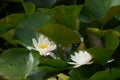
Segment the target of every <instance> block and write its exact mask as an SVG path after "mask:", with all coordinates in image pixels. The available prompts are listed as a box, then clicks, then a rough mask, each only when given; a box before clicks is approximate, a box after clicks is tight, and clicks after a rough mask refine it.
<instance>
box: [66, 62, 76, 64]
mask: <svg viewBox="0 0 120 80" xmlns="http://www.w3.org/2000/svg"><path fill="white" fill-rule="evenodd" d="M68 64H76V63H75V62H68Z"/></svg>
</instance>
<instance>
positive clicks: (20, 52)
mask: <svg viewBox="0 0 120 80" xmlns="http://www.w3.org/2000/svg"><path fill="white" fill-rule="evenodd" d="M38 57H39V56H38V54H35V53H34V54H32V53H30V52H29V51H27V50H26V49H23V48H14V49H10V50H8V51H6V52H4V53H2V54H0V75H1V76H4V77H5V76H7V77H8V78H9V79H10V80H22V79H25V78H26V77H27V76H28V75H29V73H30V72H31V71H32V69H33V68H34V67H35V66H36V65H37V59H38Z"/></svg>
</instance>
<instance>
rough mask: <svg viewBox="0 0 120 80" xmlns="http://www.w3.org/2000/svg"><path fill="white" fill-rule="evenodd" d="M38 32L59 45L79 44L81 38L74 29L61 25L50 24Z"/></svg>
mask: <svg viewBox="0 0 120 80" xmlns="http://www.w3.org/2000/svg"><path fill="white" fill-rule="evenodd" d="M38 32H40V33H42V34H44V35H46V36H47V37H50V38H51V39H52V40H53V41H55V42H56V43H59V44H72V43H79V42H80V36H79V35H78V34H77V33H75V32H74V31H73V30H72V29H70V28H67V27H65V26H64V25H60V24H48V25H46V26H45V27H43V28H40V29H39V30H38Z"/></svg>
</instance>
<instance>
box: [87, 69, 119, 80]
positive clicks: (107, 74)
mask: <svg viewBox="0 0 120 80" xmlns="http://www.w3.org/2000/svg"><path fill="white" fill-rule="evenodd" d="M119 73H120V70H119V69H115V68H111V69H106V70H105V71H99V72H97V73H95V74H94V75H93V76H92V77H91V78H90V79H89V80H101V79H105V80H117V79H119V77H120V75H119Z"/></svg>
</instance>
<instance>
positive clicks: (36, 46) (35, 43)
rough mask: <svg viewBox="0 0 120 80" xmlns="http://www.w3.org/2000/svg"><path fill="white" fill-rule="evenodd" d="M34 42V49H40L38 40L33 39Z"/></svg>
mask: <svg viewBox="0 0 120 80" xmlns="http://www.w3.org/2000/svg"><path fill="white" fill-rule="evenodd" d="M32 41H33V45H34V47H35V48H38V43H37V41H36V39H34V38H33V39H32Z"/></svg>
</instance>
